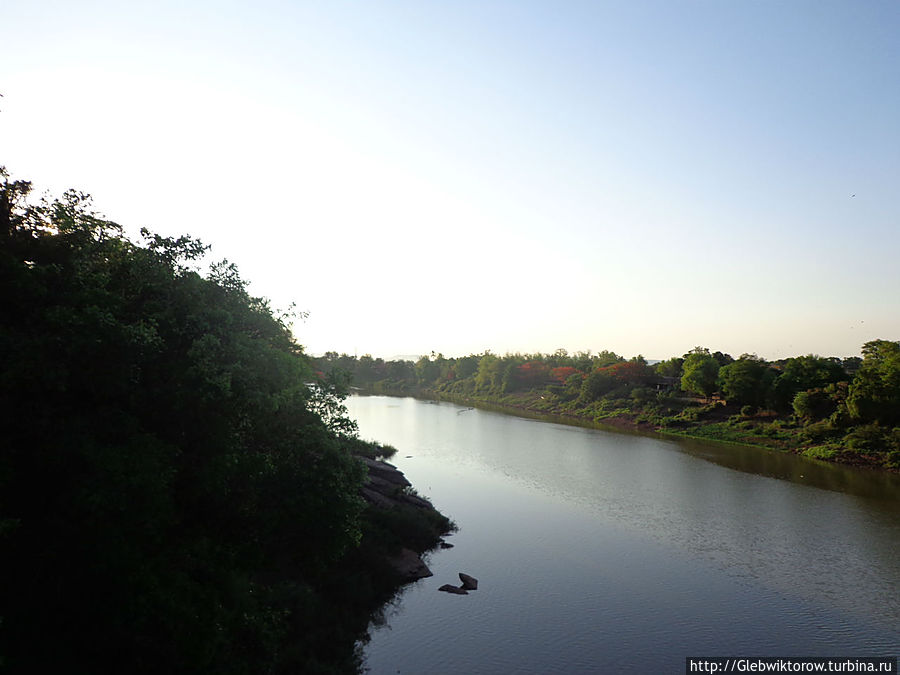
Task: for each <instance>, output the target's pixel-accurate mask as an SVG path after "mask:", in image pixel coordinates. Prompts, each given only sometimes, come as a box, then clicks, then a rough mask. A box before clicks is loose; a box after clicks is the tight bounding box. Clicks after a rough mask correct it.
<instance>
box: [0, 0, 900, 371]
mask: <svg viewBox="0 0 900 675" xmlns="http://www.w3.org/2000/svg"><path fill="white" fill-rule="evenodd" d="M897 35H900V4H898V3H896V2H891V1H888V0H881V1H872V2H861V3H847V2H838V1H835V0H824V1H813V0H798V1H797V2H792V3H783V2H774V1H763V2H754V3H718V2H711V1H697V2H662V1H644V2H634V3H614V2H566V3H560V4H553V5H550V4H546V3H537V2H496V3H475V2H460V3H453V4H446V3H436V2H415V3H413V2H379V3H369V4H365V5H361V4H357V3H349V2H339V1H338V2H332V3H327V4H321V3H304V2H299V3H283V2H279V1H277V0H263V1H262V2H260V3H257V4H255V5H253V6H252V7H250V6H242V5H240V4H235V3H230V4H224V5H223V4H221V3H212V2H206V1H203V2H196V1H194V2H177V3H176V2H174V1H172V0H162V1H161V2H155V3H153V4H143V3H137V4H132V3H128V4H122V3H113V2H109V1H108V0H97V1H95V2H88V3H66V2H61V1H59V0H53V1H50V0H35V1H34V2H30V3H18V4H16V5H13V6H10V7H9V8H7V9H6V11H5V13H4V21H3V24H2V25H0V39H2V41H3V44H4V46H5V50H4V52H5V59H4V67H3V69H2V73H3V75H2V77H0V93H2V94H3V98H2V99H0V148H2V153H0V164H3V165H5V166H6V167H7V169H8V170H9V171H10V172H11V173H12V175H13V177H15V178H24V179H27V180H31V181H33V182H34V184H35V186H36V188H37V189H38V191H41V190H44V189H46V190H49V191H50V192H51V193H53V194H60V193H61V192H62V191H63V190H65V189H67V188H69V187H75V188H77V189H80V190H83V191H85V192H90V193H91V194H93V196H94V199H95V207H96V209H97V210H98V211H100V212H102V213H104V214H105V215H106V216H108V217H109V218H111V219H113V220H116V221H118V222H120V223H122V224H123V225H125V226H126V227H127V228H128V231H129V232H130V233H133V234H134V233H136V232H137V230H138V229H139V228H140V227H144V226H146V227H149V228H150V229H152V230H154V231H156V232H159V233H161V234H164V235H177V234H182V233H190V234H192V235H194V236H196V237H198V238H200V239H202V240H203V241H204V242H206V243H209V244H212V246H213V250H212V259H222V258H228V259H229V260H231V261H232V262H234V263H236V264H237V266H238V267H239V269H240V271H241V273H242V275H243V276H244V278H246V279H247V280H249V281H250V282H251V284H250V291H251V293H253V294H254V295H260V296H265V297H268V298H270V299H271V301H272V303H273V305H274V306H276V307H287V306H288V305H289V304H290V303H291V302H296V304H297V308H298V309H299V310H303V311H308V312H309V317H308V318H307V319H306V320H305V321H301V322H298V323H296V324H295V326H294V332H295V335H296V337H297V340H298V342H300V343H301V344H303V345H304V346H305V347H306V350H307V351H308V352H309V353H313V354H321V353H323V352H325V351H338V352H345V353H348V354H354V353H356V354H359V355H362V354H366V353H370V354H372V355H374V356H381V357H382V358H390V357H392V356H393V355H397V354H430V353H431V352H432V351H434V352H436V353H437V352H441V353H443V354H445V355H447V356H462V355H466V354H470V353H476V354H477V353H481V352H484V351H485V350H490V351H492V352H494V353H498V354H503V353H506V352H512V353H514V352H521V353H533V352H543V353H552V352H553V351H555V350H556V349H558V348H565V349H567V350H568V351H569V352H576V351H586V350H588V349H590V350H592V351H594V352H597V351H599V350H603V349H608V350H611V351H614V352H616V353H618V354H622V355H624V356H627V357H630V356H634V355H637V354H643V355H644V356H645V357H647V358H653V359H665V358H669V357H671V356H676V355H681V354H683V353H685V352H687V351H689V350H690V349H692V348H693V347H694V346H697V345H702V346H706V347H708V348H710V349H711V350H713V351H716V350H721V351H723V352H728V353H730V354H732V355H733V356H735V357H736V356H738V355H740V354H742V353H745V352H747V353H756V354H758V355H759V356H761V357H763V358H766V359H770V360H775V359H778V358H784V357H789V356H798V355H803V354H807V353H816V354H819V355H822V356H839V357H845V356H854V355H858V354H859V351H860V347H861V346H862V345H863V344H864V343H865V342H867V341H869V340H873V339H877V338H883V339H891V340H897V339H900V293H898V290H900V265H898V264H897V261H896V258H897V252H898V251H900V190H898V189H897V186H898V185H900V125H898V124H897V120H898V119H900V86H898V84H900V41H898V40H897Z"/></svg>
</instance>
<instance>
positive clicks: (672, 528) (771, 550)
mask: <svg viewBox="0 0 900 675" xmlns="http://www.w3.org/2000/svg"><path fill="white" fill-rule="evenodd" d="M348 409H349V411H350V415H351V417H353V418H354V419H356V420H357V422H358V424H359V429H360V436H361V437H363V438H366V439H370V440H377V441H380V442H382V443H389V444H391V445H394V446H395V447H397V448H398V450H399V452H398V454H397V455H396V456H395V457H394V458H393V459H392V460H391V461H392V463H394V464H396V465H397V466H398V467H399V468H400V469H401V470H402V471H404V472H405V473H406V475H407V477H408V478H409V479H410V480H411V481H412V483H413V485H414V486H415V487H416V488H417V489H418V491H419V492H420V493H422V494H424V495H425V496H427V497H429V498H430V499H431V500H432V501H433V502H434V504H435V506H436V507H437V508H438V509H440V510H441V511H442V512H443V513H445V514H446V515H448V516H449V517H450V518H452V519H453V520H454V521H455V522H456V523H457V524H458V526H459V531H458V532H457V533H456V534H454V535H452V536H451V537H448V541H449V542H451V543H453V544H454V547H453V548H452V549H446V550H438V551H435V552H433V553H432V554H430V555H429V557H428V558H427V562H428V564H429V566H430V568H431V570H432V571H433V572H434V576H433V577H431V578H428V579H423V580H420V581H418V582H416V583H414V584H411V585H409V586H407V587H405V589H404V591H403V592H402V593H401V594H400V595H399V596H398V598H397V599H396V601H395V602H394V603H393V604H392V605H391V606H390V607H388V608H387V609H386V612H385V621H384V622H383V624H382V623H381V622H379V623H380V625H374V624H373V626H372V629H371V635H372V639H371V642H370V643H369V644H368V645H367V646H366V647H365V658H366V666H367V667H368V668H369V669H370V672H371V673H374V674H380V673H409V674H420V673H429V674H432V673H607V672H608V673H615V672H623V673H629V672H634V673H644V672H660V673H668V672H672V673H677V672H684V669H685V657H688V656H842V657H843V656H896V652H897V647H898V645H900V477H898V476H896V475H885V474H878V473H874V472H864V471H860V470H854V469H850V468H845V467H839V466H833V465H828V464H825V463H821V462H815V461H812V460H806V459H804V458H799V457H794V456H786V455H781V454H777V453H772V452H770V451H765V450H757V449H754V448H744V447H736V446H724V445H713V444H701V443H694V442H681V441H678V442H676V441H672V440H667V439H660V438H655V437H648V436H640V435H636V434H628V433H617V432H609V431H602V430H597V429H587V428H582V427H577V426H569V425H564V424H558V423H552V422H547V421H539V420H533V419H527V418H522V417H517V416H512V415H505V414H502V413H497V412H490V411H485V410H479V409H466V408H464V407H461V406H458V405H454V404H451V403H433V402H425V401H418V400H415V399H412V398H391V397H382V396H365V397H363V396H355V397H351V398H350V399H349V400H348ZM458 572H466V573H468V574H470V575H472V576H474V577H476V578H477V579H478V580H479V589H478V590H477V591H473V592H471V593H470V594H469V595H467V596H457V595H450V594H447V593H440V592H438V591H437V588H438V587H439V586H441V585H443V584H445V583H451V584H452V583H456V584H458V583H459V579H458V577H457V573H458Z"/></svg>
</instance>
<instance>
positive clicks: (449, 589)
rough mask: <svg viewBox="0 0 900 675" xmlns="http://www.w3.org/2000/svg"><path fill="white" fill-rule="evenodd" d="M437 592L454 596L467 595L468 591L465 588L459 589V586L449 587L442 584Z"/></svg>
mask: <svg viewBox="0 0 900 675" xmlns="http://www.w3.org/2000/svg"><path fill="white" fill-rule="evenodd" d="M438 590H439V591H444V592H445V593H454V594H456V595H468V594H469V591H467V590H466V589H465V588H460V587H459V586H451V585H450V584H444V585H443V586H441V587H440V588H439V589H438Z"/></svg>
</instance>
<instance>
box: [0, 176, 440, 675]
mask: <svg viewBox="0 0 900 675" xmlns="http://www.w3.org/2000/svg"><path fill="white" fill-rule="evenodd" d="M0 178H2V180H3V183H2V185H0V287H2V289H3V293H2V308H0V317H2V322H0V353H2V354H3V367H2V370H0V408H2V410H3V420H4V424H3V449H2V455H0V565H2V568H0V569H2V577H3V580H4V582H3V584H2V585H0V622H2V623H0V659H2V662H3V665H5V666H6V667H8V668H9V669H10V670H11V671H13V672H45V673H49V672H65V673H76V672H84V673H101V672H117V673H125V672H128V673H141V672H148V673H202V672H205V673H275V672H304V673H315V672H347V671H349V670H352V669H353V668H354V667H355V660H354V659H355V657H354V654H353V644H354V641H355V640H356V639H357V638H358V637H359V636H360V632H361V630H362V629H364V628H365V625H366V622H367V618H368V615H367V612H369V611H370V610H371V609H373V606H372V604H373V601H375V600H376V599H377V600H379V601H383V600H384V599H385V598H384V591H385V588H384V585H383V583H382V582H383V578H384V576H383V575H382V577H379V578H377V579H376V578H374V577H373V575H372V574H370V572H369V570H367V569H366V568H365V564H367V563H368V562H371V561H370V560H369V561H367V560H364V559H363V557H361V556H364V552H365V550H369V549H371V548H372V547H371V546H369V549H366V547H365V546H362V547H361V546H360V541H361V540H363V539H365V537H364V536H363V535H364V529H365V527H366V523H367V521H370V520H371V516H370V515H368V513H367V511H366V510H364V505H363V502H362V500H361V499H360V498H359V496H358V492H359V487H360V485H361V483H362V480H363V478H364V473H365V471H364V468H363V467H362V465H361V463H360V462H358V461H357V460H355V459H354V458H353V457H352V456H351V454H350V452H349V451H348V447H350V446H353V448H355V449H360V446H363V448H362V449H363V450H365V449H366V447H365V446H366V445H367V444H365V443H362V442H361V441H359V440H358V439H355V438H353V433H352V432H353V431H354V429H353V424H352V423H351V422H349V420H347V419H346V417H345V416H344V412H345V410H344V409H343V407H342V406H341V404H340V396H339V395H338V392H337V389H336V388H335V387H337V386H338V385H339V383H338V382H336V381H334V380H331V381H328V380H322V381H320V382H319V383H318V385H314V386H311V384H310V383H312V382H313V381H314V372H313V370H312V369H311V368H310V366H309V363H308V361H307V358H306V357H305V356H304V355H303V353H302V351H301V348H300V347H298V346H297V345H296V344H295V343H294V341H293V339H292V337H291V334H290V332H289V330H288V329H287V327H286V324H285V320H286V317H281V318H278V317H275V316H273V313H272V312H271V311H270V308H269V307H268V305H267V303H266V302H265V301H264V300H261V299H259V298H254V297H251V296H250V295H249V294H248V292H247V289H246V284H245V283H244V282H243V281H242V280H241V278H240V277H239V275H238V274H237V271H236V270H235V268H234V267H233V266H232V265H229V264H228V263H222V264H219V265H214V266H212V269H211V271H210V272H209V273H208V274H207V275H205V276H202V275H201V274H200V273H199V272H198V271H197V270H196V269H195V268H194V267H193V266H194V265H195V264H196V261H197V260H198V259H199V258H200V256H202V255H203V254H204V252H205V251H206V247H204V246H203V245H201V244H200V243H199V242H197V241H195V240H193V239H191V238H189V237H180V238H175V239H173V238H163V237H159V236H156V235H153V234H150V233H148V232H143V242H141V243H134V242H132V241H130V240H129V239H127V238H126V237H124V236H123V234H122V229H121V228H120V227H119V226H118V225H116V224H115V223H112V222H109V221H107V220H104V219H102V218H100V217H99V216H97V215H96V214H95V213H93V212H91V211H90V208H89V200H88V198H87V197H86V196H85V195H83V194H80V193H77V192H73V191H70V192H67V193H66V194H65V195H64V196H63V198H62V199H58V200H52V201H49V200H44V201H42V202H41V203H39V204H32V203H31V202H30V201H29V191H30V185H29V184H28V183H27V182H24V181H12V180H10V179H9V177H8V174H6V172H5V171H3V172H2V174H0ZM369 449H371V448H369ZM369 529H370V530H371V528H369ZM369 539H371V536H370V537H369ZM432 543H433V542H432ZM423 546H424V544H423ZM381 571H382V572H383V570H381ZM345 578H351V579H355V581H356V582H357V583H358V586H359V588H358V589H354V590H353V593H355V597H351V591H350V590H348V588H347V587H346V585H345V584H344V583H343V582H344V579H345ZM379 584H381V585H379ZM375 604H377V602H376V603H375Z"/></svg>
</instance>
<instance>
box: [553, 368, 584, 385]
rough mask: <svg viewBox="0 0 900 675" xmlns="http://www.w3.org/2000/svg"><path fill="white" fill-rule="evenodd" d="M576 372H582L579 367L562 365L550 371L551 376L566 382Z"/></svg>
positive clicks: (558, 380)
mask: <svg viewBox="0 0 900 675" xmlns="http://www.w3.org/2000/svg"><path fill="white" fill-rule="evenodd" d="M575 373H579V374H580V373H581V371H580V370H578V368H573V367H572V366H560V367H559V368H554V369H553V370H551V371H550V377H552V378H553V379H554V380H556V381H557V382H565V381H566V380H568V379H569V377H570V376H572V375H574V374H575Z"/></svg>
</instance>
